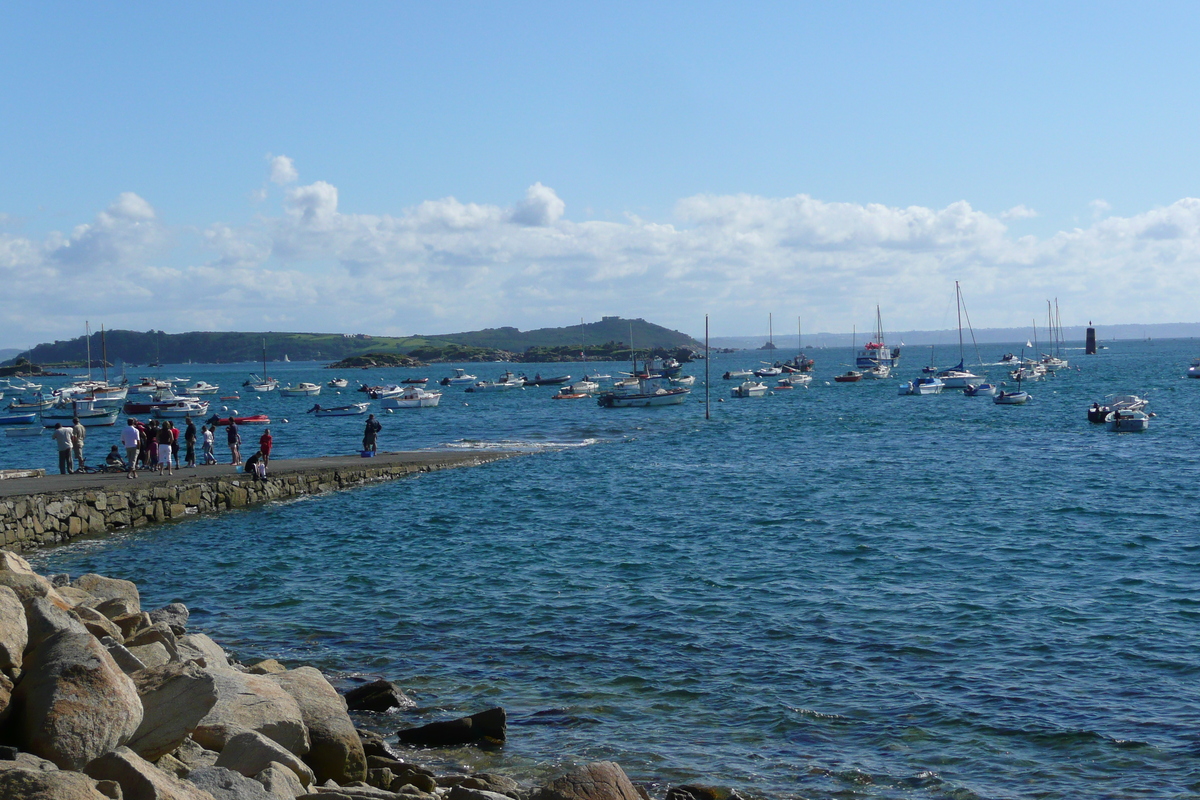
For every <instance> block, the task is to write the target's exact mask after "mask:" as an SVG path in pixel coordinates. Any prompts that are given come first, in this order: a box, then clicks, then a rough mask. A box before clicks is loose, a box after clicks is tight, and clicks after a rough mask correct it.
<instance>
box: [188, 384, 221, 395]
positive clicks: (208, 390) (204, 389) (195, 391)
mask: <svg viewBox="0 0 1200 800" xmlns="http://www.w3.org/2000/svg"><path fill="white" fill-rule="evenodd" d="M220 388H221V387H220V386H216V385H214V384H211V383H209V382H208V381H196V382H195V383H193V384H192V385H191V386H185V387H183V388H182V389H180V390H179V394H182V395H186V396H188V397H200V396H201V395H206V394H216V393H217V392H218V391H219V390H220Z"/></svg>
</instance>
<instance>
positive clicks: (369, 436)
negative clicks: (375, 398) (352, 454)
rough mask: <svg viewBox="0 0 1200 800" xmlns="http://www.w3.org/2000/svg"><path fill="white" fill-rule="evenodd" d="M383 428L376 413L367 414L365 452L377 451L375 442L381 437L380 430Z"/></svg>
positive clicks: (364, 436) (364, 431)
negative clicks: (376, 417)
mask: <svg viewBox="0 0 1200 800" xmlns="http://www.w3.org/2000/svg"><path fill="white" fill-rule="evenodd" d="M381 430H383V426H382V425H380V424H379V420H377V419H375V415H374V414H369V415H368V416H367V426H366V428H365V429H364V430H363V452H364V453H366V452H371V453H374V452H375V451H376V445H375V442H376V440H377V439H378V437H379V432H380V431H381Z"/></svg>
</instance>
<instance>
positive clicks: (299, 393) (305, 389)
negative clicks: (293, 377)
mask: <svg viewBox="0 0 1200 800" xmlns="http://www.w3.org/2000/svg"><path fill="white" fill-rule="evenodd" d="M320 393H321V386H320V384H316V383H304V382H301V383H294V384H288V385H287V386H280V387H279V396H280V397H316V396H317V395H319V394H320Z"/></svg>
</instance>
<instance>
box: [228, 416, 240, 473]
mask: <svg viewBox="0 0 1200 800" xmlns="http://www.w3.org/2000/svg"><path fill="white" fill-rule="evenodd" d="M225 442H226V443H227V444H228V445H229V455H230V457H231V458H232V459H233V460H232V461H230V462H229V463H230V464H232V465H233V466H235V467H236V466H237V465H238V464H240V463H242V435H241V434H240V433H238V427H237V423H236V422H234V421H233V417H230V418H229V426H228V427H227V428H225Z"/></svg>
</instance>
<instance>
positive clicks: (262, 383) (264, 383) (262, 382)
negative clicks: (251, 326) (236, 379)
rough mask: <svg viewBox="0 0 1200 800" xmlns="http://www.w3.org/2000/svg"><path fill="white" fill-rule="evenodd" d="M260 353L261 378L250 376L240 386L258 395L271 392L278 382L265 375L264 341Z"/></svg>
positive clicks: (265, 356) (265, 352) (264, 340)
mask: <svg viewBox="0 0 1200 800" xmlns="http://www.w3.org/2000/svg"><path fill="white" fill-rule="evenodd" d="M262 351H263V374H262V377H261V378H260V377H259V376H257V375H251V376H250V380H248V381H246V382H245V383H243V384H242V386H244V387H246V389H247V391H251V392H258V393H260V394H262V393H265V392H273V391H275V390H276V389H278V388H279V381H277V380H275V379H274V378H272V377H270V376H269V375H267V340H266V339H263V345H262Z"/></svg>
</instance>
